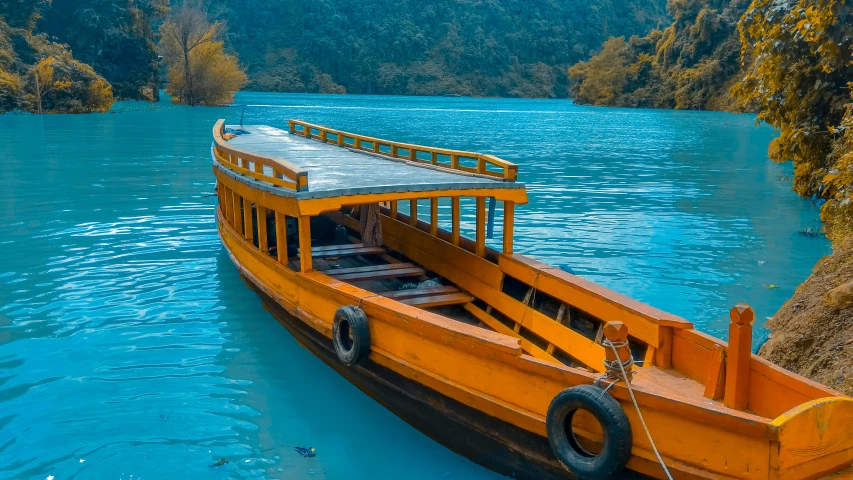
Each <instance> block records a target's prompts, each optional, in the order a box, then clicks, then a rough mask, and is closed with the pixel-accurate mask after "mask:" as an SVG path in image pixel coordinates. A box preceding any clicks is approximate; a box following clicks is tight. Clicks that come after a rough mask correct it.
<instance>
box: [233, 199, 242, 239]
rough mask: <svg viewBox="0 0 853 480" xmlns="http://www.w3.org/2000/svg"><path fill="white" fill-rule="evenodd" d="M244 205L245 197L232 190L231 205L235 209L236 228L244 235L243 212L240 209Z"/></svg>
mask: <svg viewBox="0 0 853 480" xmlns="http://www.w3.org/2000/svg"><path fill="white" fill-rule="evenodd" d="M242 205H243V197H241V196H240V195H237V194H236V193H234V192H231V206H232V208H233V209H234V224H233V225H234V230H237V233H238V234H240V235H243V213H242V212H241V211H240V207H241V206H242Z"/></svg>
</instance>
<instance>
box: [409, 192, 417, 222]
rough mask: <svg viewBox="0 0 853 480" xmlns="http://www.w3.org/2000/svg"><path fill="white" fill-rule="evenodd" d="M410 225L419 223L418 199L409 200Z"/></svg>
mask: <svg viewBox="0 0 853 480" xmlns="http://www.w3.org/2000/svg"><path fill="white" fill-rule="evenodd" d="M409 225H411V226H413V227H416V226H417V225H418V199H417V198H413V199H411V200H409Z"/></svg>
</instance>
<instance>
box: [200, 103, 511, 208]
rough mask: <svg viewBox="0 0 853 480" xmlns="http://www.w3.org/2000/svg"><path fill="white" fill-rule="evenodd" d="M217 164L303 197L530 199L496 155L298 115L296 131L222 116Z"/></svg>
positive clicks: (253, 182) (285, 193) (266, 186)
mask: <svg viewBox="0 0 853 480" xmlns="http://www.w3.org/2000/svg"><path fill="white" fill-rule="evenodd" d="M300 126H301V128H302V130H301V131H299V130H298V128H299V127H300ZM318 140H319V141H318ZM214 167H215V168H218V169H220V170H221V171H222V172H223V173H225V174H227V175H230V176H232V177H235V178H236V177H240V180H242V181H244V182H245V183H249V184H250V185H252V186H253V187H254V188H256V189H261V190H264V191H266V192H268V193H272V194H275V195H280V196H288V197H295V199H296V200H297V201H299V202H300V203H302V201H303V200H304V201H312V200H320V199H332V198H335V197H362V198H351V199H350V198H347V199H343V198H341V199H340V200H341V202H342V203H343V204H347V203H350V204H357V203H367V202H372V201H393V200H406V199H413V198H434V197H446V196H463V195H464V196H475V197H476V196H484V197H494V198H496V199H497V200H505V201H511V202H514V203H526V202H527V193H526V189H525V186H524V184H523V183H520V182H516V181H515V176H516V174H517V167H516V166H515V164H512V163H510V162H506V161H504V160H501V159H499V158H497V157H494V156H490V155H481V154H477V153H471V152H462V151H455V150H445V149H436V148H432V147H421V146H417V145H408V144H402V143H395V142H390V141H386V140H380V139H375V138H371V137H365V136H360V135H354V134H347V133H345V132H340V131H337V130H332V129H326V128H325V127H319V126H315V125H311V124H307V123H304V122H300V121H295V120H292V121H290V131H288V130H282V129H279V128H274V127H270V126H264V125H253V126H225V125H224V122H223V121H220V122H219V123H217V127H216V128H214ZM368 197H369V198H368ZM362 200H363V201H362ZM333 203H338V202H333Z"/></svg>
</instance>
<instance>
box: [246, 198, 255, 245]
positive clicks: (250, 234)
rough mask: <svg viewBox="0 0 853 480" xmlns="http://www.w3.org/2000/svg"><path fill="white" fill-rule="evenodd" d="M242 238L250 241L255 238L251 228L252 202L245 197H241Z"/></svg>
mask: <svg viewBox="0 0 853 480" xmlns="http://www.w3.org/2000/svg"><path fill="white" fill-rule="evenodd" d="M243 238H245V239H246V240H248V241H250V242H251V241H252V240H254V238H255V232H254V229H253V228H252V202H251V201H249V200H248V199H246V198H244V199H243Z"/></svg>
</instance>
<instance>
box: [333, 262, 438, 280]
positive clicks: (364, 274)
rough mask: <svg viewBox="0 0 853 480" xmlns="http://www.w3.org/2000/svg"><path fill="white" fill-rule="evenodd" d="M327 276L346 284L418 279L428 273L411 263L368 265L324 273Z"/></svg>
mask: <svg viewBox="0 0 853 480" xmlns="http://www.w3.org/2000/svg"><path fill="white" fill-rule="evenodd" d="M323 273H325V274H326V275H329V276H330V277H333V278H336V279H338V280H341V281H345V282H362V281H367V280H383V279H386V278H397V277H418V276H421V275H424V274H425V273H426V272H425V271H424V269H423V268H420V267H416V266H414V265H412V264H411V263H389V264H385V265H368V266H366V267H353V268H337V269H334V268H333V269H330V270H325V271H323Z"/></svg>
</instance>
